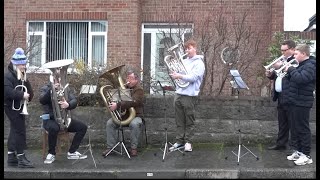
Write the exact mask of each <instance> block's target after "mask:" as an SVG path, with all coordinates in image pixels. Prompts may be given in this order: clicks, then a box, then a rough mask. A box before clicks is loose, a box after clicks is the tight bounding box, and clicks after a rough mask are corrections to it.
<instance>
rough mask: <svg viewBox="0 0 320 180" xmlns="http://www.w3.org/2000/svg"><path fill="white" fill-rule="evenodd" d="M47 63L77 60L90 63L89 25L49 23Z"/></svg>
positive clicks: (84, 23) (83, 23) (81, 23)
mask: <svg viewBox="0 0 320 180" xmlns="http://www.w3.org/2000/svg"><path fill="white" fill-rule="evenodd" d="M46 47H47V49H46V50H47V53H46V56H47V57H46V61H47V62H48V61H53V60H59V59H76V60H83V61H84V62H85V63H88V23H87V22H49V23H47V44H46Z"/></svg>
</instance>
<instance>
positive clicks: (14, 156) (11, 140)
mask: <svg viewBox="0 0 320 180" xmlns="http://www.w3.org/2000/svg"><path fill="white" fill-rule="evenodd" d="M26 64H27V57H26V55H25V54H24V50H23V49H22V48H17V49H16V50H15V53H14V55H13V56H12V59H11V62H10V64H9V65H8V70H7V71H6V72H5V73H4V112H5V114H6V115H7V117H8V119H9V120H10V133H9V136H8V142H7V148H8V160H7V163H8V166H18V167H19V168H33V167H34V166H33V164H32V163H31V162H30V161H29V160H28V159H27V158H26V156H25V154H24V150H25V149H26V124H25V114H23V113H22V112H23V111H26V109H25V108H26V107H27V106H26V105H25V104H26V103H27V102H28V101H31V100H32V98H33V90H32V87H31V84H30V82H29V80H28V79H27V78H26Z"/></svg>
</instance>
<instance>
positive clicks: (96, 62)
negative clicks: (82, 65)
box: [92, 36, 105, 67]
mask: <svg viewBox="0 0 320 180" xmlns="http://www.w3.org/2000/svg"><path fill="white" fill-rule="evenodd" d="M104 46H105V42H104V36H92V63H93V64H92V66H93V67H95V66H104V49H105V47H104Z"/></svg>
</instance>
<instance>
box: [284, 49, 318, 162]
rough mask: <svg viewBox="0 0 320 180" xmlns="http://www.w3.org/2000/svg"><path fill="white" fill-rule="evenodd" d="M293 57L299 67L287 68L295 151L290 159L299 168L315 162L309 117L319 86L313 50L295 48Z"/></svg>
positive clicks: (292, 137)
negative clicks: (311, 154)
mask: <svg viewBox="0 0 320 180" xmlns="http://www.w3.org/2000/svg"><path fill="white" fill-rule="evenodd" d="M294 57H295V59H296V60H297V61H298V62H299V66H298V67H293V66H289V65H288V66H286V67H285V68H284V72H286V73H287V74H288V79H289V83H290V86H289V101H290V110H289V111H290V112H289V119H290V121H291V139H292V146H293V148H294V149H295V150H296V151H295V152H294V153H292V154H291V155H290V156H287V159H288V160H292V161H294V163H295V164H296V165H306V164H311V163H312V158H311V156H310V151H311V130H310V127H309V117H310V110H311V108H312V106H313V102H314V99H315V98H314V94H313V91H314V90H315V85H316V60H315V57H313V56H310V47H309V46H308V45H306V44H301V45H298V46H296V50H295V55H294Z"/></svg>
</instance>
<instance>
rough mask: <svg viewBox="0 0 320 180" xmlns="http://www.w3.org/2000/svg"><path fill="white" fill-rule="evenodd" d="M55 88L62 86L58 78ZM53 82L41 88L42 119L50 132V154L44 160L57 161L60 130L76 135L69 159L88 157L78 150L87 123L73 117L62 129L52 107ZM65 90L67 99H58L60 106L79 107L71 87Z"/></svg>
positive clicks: (46, 162)
mask: <svg viewBox="0 0 320 180" xmlns="http://www.w3.org/2000/svg"><path fill="white" fill-rule="evenodd" d="M54 88H55V91H56V90H57V89H59V88H60V83H59V81H58V80H56V79H55V80H54ZM51 89H52V88H51V82H50V83H49V84H47V85H44V86H43V87H41V89H40V98H39V100H40V103H41V104H42V106H43V111H44V113H43V115H42V116H41V117H42V120H43V127H44V129H45V130H46V131H47V132H48V144H49V150H48V155H47V157H46V159H45V160H44V163H45V164H51V163H52V162H53V161H55V155H56V151H55V149H56V148H55V147H56V144H57V137H58V133H59V131H63V130H66V131H68V132H74V133H75V135H74V137H73V140H72V144H71V146H70V148H69V151H68V154H67V158H68V159H86V158H87V155H83V154H81V153H79V152H78V151H77V149H78V148H79V145H80V143H81V141H82V139H83V138H84V136H85V134H86V132H87V125H85V124H84V123H82V122H81V121H79V120H76V119H74V118H73V117H72V119H71V122H70V124H69V126H68V127H67V129H60V125H59V124H58V122H57V121H56V120H55V115H54V111H53V107H52V102H51V95H52V92H51ZM64 92H68V93H67V97H68V98H67V101H66V99H64V98H63V97H62V98H61V99H59V100H58V99H57V100H56V101H58V103H59V105H60V108H61V109H64V110H72V109H75V108H76V107H77V99H76V97H75V95H74V94H73V92H72V91H71V89H70V88H69V87H66V89H65V90H64Z"/></svg>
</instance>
